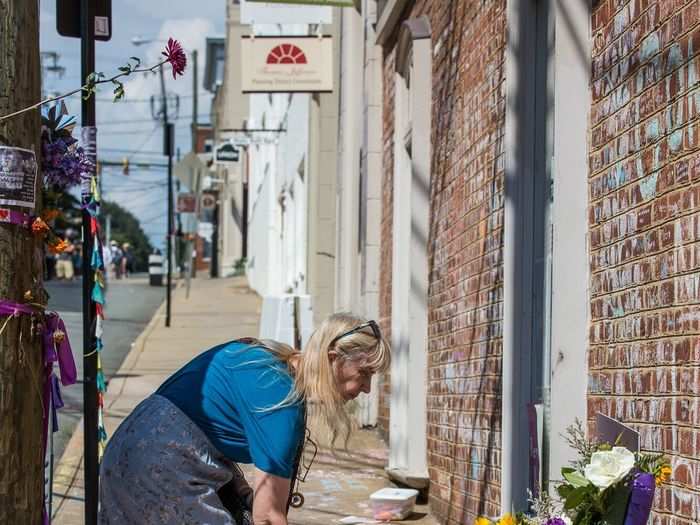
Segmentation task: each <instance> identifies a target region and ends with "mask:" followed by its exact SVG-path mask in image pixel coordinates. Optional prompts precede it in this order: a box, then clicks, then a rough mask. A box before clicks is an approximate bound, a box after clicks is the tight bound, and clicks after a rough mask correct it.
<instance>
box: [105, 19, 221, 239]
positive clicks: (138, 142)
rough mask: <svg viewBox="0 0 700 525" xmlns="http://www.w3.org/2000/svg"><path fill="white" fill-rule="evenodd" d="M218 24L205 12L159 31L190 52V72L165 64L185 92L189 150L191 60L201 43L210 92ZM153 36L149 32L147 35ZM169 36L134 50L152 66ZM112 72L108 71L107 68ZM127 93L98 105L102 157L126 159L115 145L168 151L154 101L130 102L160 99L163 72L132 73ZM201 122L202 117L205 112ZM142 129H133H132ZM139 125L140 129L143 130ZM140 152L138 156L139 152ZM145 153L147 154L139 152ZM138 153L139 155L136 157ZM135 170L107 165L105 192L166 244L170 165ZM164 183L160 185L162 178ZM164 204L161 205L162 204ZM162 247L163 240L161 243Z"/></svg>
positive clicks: (176, 89)
mask: <svg viewBox="0 0 700 525" xmlns="http://www.w3.org/2000/svg"><path fill="white" fill-rule="evenodd" d="M214 30H215V28H214V25H213V24H212V22H211V21H209V20H206V19H203V18H194V19H178V20H166V21H165V22H163V24H162V25H161V27H160V30H159V31H158V32H156V33H155V35H154V37H155V38H157V39H158V40H167V39H168V38H169V37H173V38H175V39H176V40H178V41H180V43H181V44H182V46H183V48H184V49H185V50H186V52H187V54H188V66H187V68H186V70H185V74H184V75H183V76H181V77H178V78H177V80H173V77H172V73H171V70H170V67H169V66H166V67H165V69H164V74H165V85H166V90H167V92H168V93H169V94H176V95H179V96H180V107H179V115H178V120H176V121H175V132H176V146H177V147H180V150H181V152H182V155H183V156H184V155H185V154H186V153H187V152H188V151H189V146H190V140H191V138H190V137H191V136H190V131H189V130H190V123H191V121H192V92H193V86H192V80H193V78H192V75H193V67H192V64H191V63H190V62H191V60H190V57H191V51H192V50H194V49H196V50H197V51H198V54H199V61H200V63H199V67H198V72H199V75H198V76H199V77H200V78H199V80H198V86H199V94H200V95H202V94H203V93H204V91H203V88H202V87H201V86H202V78H203V71H204V59H205V56H204V51H205V41H206V37H207V36H211V35H213V34H214ZM144 37H147V35H144ZM164 46H165V44H164V42H153V43H150V44H146V45H144V46H143V47H142V48H134V51H135V52H134V53H133V55H135V56H140V57H141V58H142V60H143V62H142V64H143V66H146V67H149V66H151V65H153V64H155V63H157V62H159V61H160V60H161V59H162V55H161V52H162V50H163V48H164ZM105 73H107V72H105ZM124 87H125V92H126V94H127V97H126V100H127V102H124V103H116V104H113V103H110V102H100V103H99V105H98V113H97V114H98V121H99V122H100V123H102V124H103V125H102V126H98V143H99V147H100V150H101V151H104V153H103V154H102V153H101V155H100V156H101V157H102V158H110V157H111V158H117V159H120V158H122V157H124V156H128V154H125V153H111V152H110V151H111V150H115V149H119V150H141V151H155V152H159V151H162V147H163V131H162V126H161V125H160V124H159V123H158V122H157V121H155V120H153V119H152V114H151V105H150V104H148V103H143V102H134V103H129V102H128V101H129V100H146V99H149V98H150V97H151V96H154V97H155V98H156V100H159V99H160V95H161V87H160V77H159V75H158V74H137V75H134V76H131V77H129V78H127V80H126V81H125V82H124ZM109 92H110V89H108V88H105V89H103V90H102V92H101V94H100V95H98V96H99V98H105V97H107V96H109ZM199 102H200V103H199V108H200V110H199V113H200V115H202V114H203V113H206V112H207V111H208V108H209V101H208V99H207V98H202V97H200V99H199ZM170 116H171V119H172V118H173V116H174V108H171V109H170ZM124 120H129V121H134V122H132V123H124V124H117V122H119V121H124ZM199 120H200V122H201V121H202V120H208V119H202V118H201V117H200V119H199ZM132 130H136V131H134V132H133V133H131V132H130V131H132ZM137 131H138V132H137ZM135 157H136V156H135ZM136 158H139V159H143V158H144V157H140V156H138V157H136ZM136 158H134V160H136ZM149 159H154V160H155V161H157V162H159V163H164V162H166V158H165V157H157V156H153V157H149ZM131 172H132V174H131V175H130V176H129V177H125V176H124V175H122V174H121V170H120V168H113V169H112V170H106V171H105V176H104V190H105V192H104V193H105V195H104V197H105V198H106V199H108V200H112V201H116V202H118V203H120V204H121V205H123V206H124V207H126V208H127V209H128V210H129V211H131V212H132V213H133V214H134V215H135V216H136V217H138V218H139V219H141V220H143V221H144V224H143V228H144V229H145V230H147V234H149V237H151V239H152V242H153V243H154V244H155V245H159V246H160V245H162V238H163V235H164V233H165V231H166V216H165V215H164V210H165V204H166V202H167V192H166V187H165V186H164V183H165V181H166V171H165V170H163V169H153V170H151V171H150V172H145V171H144V170H139V169H137V168H133V169H132V170H131ZM159 183H160V184H161V185H160V186H157V184H159ZM160 208H162V210H161V211H159V209H160ZM161 247H162V246H161Z"/></svg>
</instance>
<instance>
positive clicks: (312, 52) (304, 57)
mask: <svg viewBox="0 0 700 525" xmlns="http://www.w3.org/2000/svg"><path fill="white" fill-rule="evenodd" d="M241 64H242V78H241V83H242V90H243V92H244V93H302V92H303V93H318V92H331V91H333V39H332V38H331V37H329V36H324V37H318V36H289V37H264V36H256V37H255V38H250V37H248V36H244V37H243V38H242V41H241Z"/></svg>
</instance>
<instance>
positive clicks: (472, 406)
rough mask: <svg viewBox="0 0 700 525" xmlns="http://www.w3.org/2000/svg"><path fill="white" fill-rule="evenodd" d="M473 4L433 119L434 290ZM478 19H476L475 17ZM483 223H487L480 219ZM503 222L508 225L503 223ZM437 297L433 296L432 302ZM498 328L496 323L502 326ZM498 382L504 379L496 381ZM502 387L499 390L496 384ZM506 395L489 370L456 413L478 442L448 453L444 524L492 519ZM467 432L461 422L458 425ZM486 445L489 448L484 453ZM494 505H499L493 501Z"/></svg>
mask: <svg viewBox="0 0 700 525" xmlns="http://www.w3.org/2000/svg"><path fill="white" fill-rule="evenodd" d="M465 4H466V3H465V2H450V7H449V16H448V17H447V18H448V19H449V20H450V21H451V22H450V28H449V29H450V31H449V32H447V33H446V34H447V36H446V39H447V41H446V42H444V44H443V46H444V47H445V48H446V49H448V50H450V52H448V53H447V54H446V57H445V58H444V60H445V64H443V65H442V67H444V68H445V70H444V71H443V74H442V79H443V80H442V82H440V83H439V85H438V96H437V97H436V100H439V101H440V103H439V104H437V105H436V111H434V114H433V121H434V125H433V131H432V133H433V136H432V141H431V142H432V144H433V151H432V162H431V164H432V173H433V180H432V181H431V182H432V183H431V196H430V202H431V219H430V247H431V249H430V268H429V272H430V275H431V279H430V283H434V282H436V280H437V279H436V278H437V277H438V275H437V273H438V272H436V266H437V265H444V263H445V262H444V261H436V253H437V251H438V250H440V249H442V247H441V246H440V242H439V240H440V238H441V236H442V237H444V236H445V233H446V232H447V231H449V228H450V226H451V225H450V224H448V223H446V222H443V221H441V215H442V213H441V211H442V209H443V207H446V206H450V205H451V204H450V203H449V199H450V192H449V191H448V185H449V184H450V183H451V181H449V180H448V176H449V174H450V173H453V171H452V170H451V169H450V166H451V164H452V161H453V158H452V153H453V152H454V151H455V150H456V149H457V148H456V146H457V144H455V140H456V137H458V136H459V134H458V133H454V132H453V130H454V129H455V127H457V126H461V125H462V120H461V119H462V115H461V113H460V110H461V109H462V108H461V107H460V106H459V104H458V102H460V101H461V100H460V99H458V98H457V97H455V96H454V94H455V93H458V92H459V89H460V81H461V80H462V79H461V78H460V75H459V72H460V60H461V58H462V56H463V53H464V47H465V44H466V42H465V37H466V35H468V34H470V33H473V31H467V29H468V25H469V24H470V23H472V20H473V16H466V13H463V12H462V10H463V8H464V6H465ZM472 15H474V13H472ZM503 74H504V73H503V68H502V67H501V68H499V78H498V79H497V81H496V82H495V84H496V85H500V84H501V83H502V81H503ZM493 110H494V112H492V113H491V115H490V118H493V119H496V120H498V119H501V118H502V115H499V114H497V113H495V111H497V107H494V108H493ZM497 143H498V144H497V145H496V151H497V152H501V151H502V147H503V145H502V144H503V136H502V132H501V135H500V136H499V137H498V139H497ZM492 162H493V167H492V169H493V176H494V177H502V175H501V174H498V173H497V172H496V170H497V166H498V163H497V158H494V159H492ZM500 186H501V185H500V184H497V183H494V184H492V186H491V190H492V192H493V193H494V195H492V196H491V204H492V205H491V208H490V210H489V213H488V214H487V215H488V216H492V215H494V216H495V215H496V214H502V213H503V211H502V209H503V208H502V204H501V203H498V196H497V195H496V193H497V191H498V189H497V188H498V187H500ZM480 219H483V217H480ZM501 222H502V221H501ZM487 224H488V229H487V232H486V234H485V235H484V236H483V237H482V238H481V239H480V240H479V241H478V242H479V243H480V244H481V246H480V248H481V249H480V250H479V253H480V254H481V257H480V266H479V267H478V269H477V270H476V271H474V272H470V277H471V276H479V275H482V273H483V272H484V271H485V270H486V269H487V268H486V266H487V264H488V261H489V256H488V255H487V254H489V252H491V253H493V252H494V249H493V244H491V242H493V237H492V235H493V234H496V232H495V231H494V230H496V226H497V222H494V221H491V220H489V221H488V222H487ZM496 235H498V238H497V242H496V243H495V244H496V246H497V247H498V248H497V249H496V252H497V254H496V260H495V261H492V263H493V264H492V265H490V267H491V268H501V267H502V263H503V260H502V259H503V250H502V244H503V238H502V232H501V233H498V234H496ZM486 286H489V287H493V288H494V292H495V293H494V294H493V295H492V296H491V297H490V298H489V302H490V303H491V302H496V303H497V302H498V298H499V297H500V296H501V295H502V293H499V289H502V278H500V279H498V280H497V282H496V283H483V282H481V281H480V282H479V285H478V290H477V293H482V292H483V291H485V290H482V287H484V288H485V287H486ZM430 297H432V295H431V296H430ZM491 306H495V308H489V311H490V312H497V311H498V307H497V304H496V305H491ZM488 318H489V319H488V320H489V324H488V328H487V329H486V330H485V331H484V333H482V332H481V328H482V327H479V326H477V325H476V323H471V324H470V325H469V326H467V328H466V330H467V336H466V337H465V340H466V348H465V350H466V355H465V356H464V359H465V360H466V361H473V360H476V359H478V358H479V355H478V352H479V348H486V355H487V357H488V356H491V355H493V352H494V350H496V349H497V348H498V345H499V342H500V339H501V337H502V335H501V333H500V330H498V329H497V327H498V326H499V324H498V316H497V315H489V316H488ZM494 321H495V322H494ZM482 363H484V368H485V367H486V363H487V361H486V360H482ZM496 377H497V379H496ZM494 381H495V382H494ZM500 390H501V371H500V367H499V369H498V370H493V371H488V373H487V370H486V369H483V370H482V371H481V374H480V379H479V383H478V384H477V385H470V391H469V392H468V393H466V394H465V395H462V396H460V397H459V398H458V399H456V403H455V406H451V407H450V409H451V411H454V412H456V413H458V414H460V415H461V414H467V415H468V416H469V418H468V419H467V421H468V422H469V423H468V425H470V426H471V434H470V435H469V437H468V439H465V440H462V439H460V433H459V430H457V431H456V433H455V434H454V436H455V437H454V441H453V443H451V444H450V447H449V448H448V450H450V451H451V452H450V454H451V456H452V457H451V458H450V459H451V461H450V462H449V464H450V465H451V468H450V471H449V472H447V475H448V479H449V487H448V489H449V493H448V494H449V495H448V497H447V501H445V502H444V505H440V502H439V500H438V502H436V503H438V505H440V507H442V508H445V509H446V515H445V516H440V517H441V519H442V520H443V522H444V523H448V524H453V523H466V522H467V521H465V520H467V519H468V518H472V519H473V518H474V517H475V516H473V515H472V516H470V515H469V514H468V513H469V512H470V510H469V509H473V503H472V505H470V504H469V502H468V499H471V500H474V499H476V500H477V512H478V514H479V515H483V514H488V513H489V512H488V511H489V510H490V509H487V502H488V499H489V498H488V494H487V492H488V491H489V487H490V485H489V483H490V484H491V486H493V485H494V484H497V483H498V477H497V476H498V475H497V470H498V468H499V464H498V449H499V448H500V427H501V412H500V400H498V399H497V400H496V403H495V405H496V406H494V392H500ZM429 395H430V396H437V395H440V393H439V392H437V391H436V390H435V385H434V384H431V385H430V391H429ZM458 428H459V420H458ZM484 433H485V434H486V439H483V436H484ZM484 443H485V447H484ZM459 465H463V468H461V469H460V468H459ZM474 487H478V492H476V493H475V492H474V491H473V488H474ZM435 498H436V496H434V495H433V496H431V500H434V499H435ZM491 499H493V497H492V498H491Z"/></svg>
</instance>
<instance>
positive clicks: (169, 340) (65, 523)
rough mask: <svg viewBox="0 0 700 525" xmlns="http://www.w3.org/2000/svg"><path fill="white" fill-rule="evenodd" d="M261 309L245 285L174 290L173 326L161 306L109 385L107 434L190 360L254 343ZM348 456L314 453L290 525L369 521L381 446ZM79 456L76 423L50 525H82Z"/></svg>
mask: <svg viewBox="0 0 700 525" xmlns="http://www.w3.org/2000/svg"><path fill="white" fill-rule="evenodd" d="M260 308H261V300H260V297H259V296H258V295H257V294H256V293H255V292H253V291H252V290H250V289H249V288H248V286H247V283H246V280H245V279H244V278H231V279H215V280H210V279H196V280H194V281H192V289H191V293H190V297H189V298H186V297H185V290H184V288H178V289H177V290H175V291H174V292H173V301H172V320H171V321H172V322H171V327H170V328H165V326H164V319H165V310H164V306H162V307H161V308H160V309H159V310H158V312H157V313H156V315H155V316H154V317H153V319H152V320H151V322H150V323H149V325H148V326H147V327H146V329H145V330H144V332H143V333H142V334H141V335H140V336H139V338H138V339H137V340H136V342H135V343H134V346H133V348H132V350H131V352H130V353H129V355H128V356H127V357H126V359H125V361H124V363H123V364H122V366H121V368H120V370H119V372H118V373H117V374H116V375H115V376H114V377H113V378H112V380H111V381H110V384H109V387H108V391H107V395H106V397H105V427H106V429H107V434H108V435H112V434H113V433H114V431H115V429H116V427H117V426H118V425H119V423H121V421H122V420H123V419H124V418H125V417H126V416H127V415H128V414H129V413H130V412H131V411H132V410H133V409H134V407H135V406H136V405H137V404H138V403H139V402H140V401H141V400H143V399H144V398H145V397H147V396H148V395H150V394H151V393H152V392H153V391H155V390H156V388H158V386H159V385H160V384H161V383H162V382H163V381H164V380H165V379H166V378H167V377H168V376H170V375H171V374H172V373H173V372H174V371H175V370H177V369H178V368H180V367H181V366H182V365H183V364H185V363H186V362H187V361H189V360H190V359H191V358H192V357H194V356H195V355H197V354H199V353H200V352H202V351H203V350H206V349H207V348H210V347H212V346H214V345H216V344H219V343H221V342H224V341H228V340H231V339H236V338H238V337H244V336H257V335H258V326H259V320H260ZM105 329H106V330H108V329H109V324H108V321H107V322H106V323H105ZM107 351H108V350H107ZM349 449H350V451H351V452H350V453H341V454H339V455H338V456H336V457H334V456H333V455H332V454H330V453H328V452H327V451H324V450H322V451H320V452H319V455H318V456H317V458H316V461H315V462H314V464H313V466H312V468H311V471H310V472H309V475H308V477H307V481H306V483H304V484H302V486H301V487H300V489H301V492H302V493H303V494H304V497H305V505H304V507H303V508H302V509H293V510H292V511H291V512H290V523H291V524H296V525H302V524H304V525H306V524H331V523H337V521H338V520H339V519H340V518H343V517H345V516H349V515H355V516H365V517H368V516H369V515H370V513H369V505H368V501H369V500H368V496H369V494H371V493H372V492H373V491H374V490H377V489H379V488H382V487H386V486H389V485H390V484H389V482H388V480H387V478H386V476H385V474H384V471H383V468H384V465H385V460H386V447H385V446H384V444H383V442H382V441H381V440H379V439H378V437H377V435H376V434H375V433H374V432H372V431H360V432H358V433H357V435H356V436H355V438H354V439H353V440H352V441H351V444H350V447H349ZM82 454H83V431H82V423H81V424H80V425H79V426H78V430H77V431H76V433H75V434H74V435H73V437H72V438H71V440H70V442H69V443H68V446H67V447H66V450H65V453H64V455H63V457H62V458H61V460H60V462H59V463H58V465H57V467H56V469H55V475H54V499H53V523H55V524H57V525H78V524H82V523H84V508H83V504H84V480H83V472H82V460H83V456H82ZM416 510H417V511H418V512H417V513H416V514H415V515H414V516H412V517H411V519H410V521H411V523H415V524H417V525H418V524H420V525H423V524H431V525H432V524H434V523H435V522H434V521H432V520H431V519H430V518H429V517H428V516H426V515H425V513H424V511H423V512H421V510H422V508H421V507H418V508H417V509H416ZM193 525H194V524H193Z"/></svg>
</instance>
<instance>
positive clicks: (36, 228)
mask: <svg viewBox="0 0 700 525" xmlns="http://www.w3.org/2000/svg"><path fill="white" fill-rule="evenodd" d="M32 233H33V234H34V235H36V236H37V237H45V236H46V234H47V233H49V226H48V224H46V223H45V222H44V221H43V220H42V219H41V217H37V218H36V219H34V222H32Z"/></svg>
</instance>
